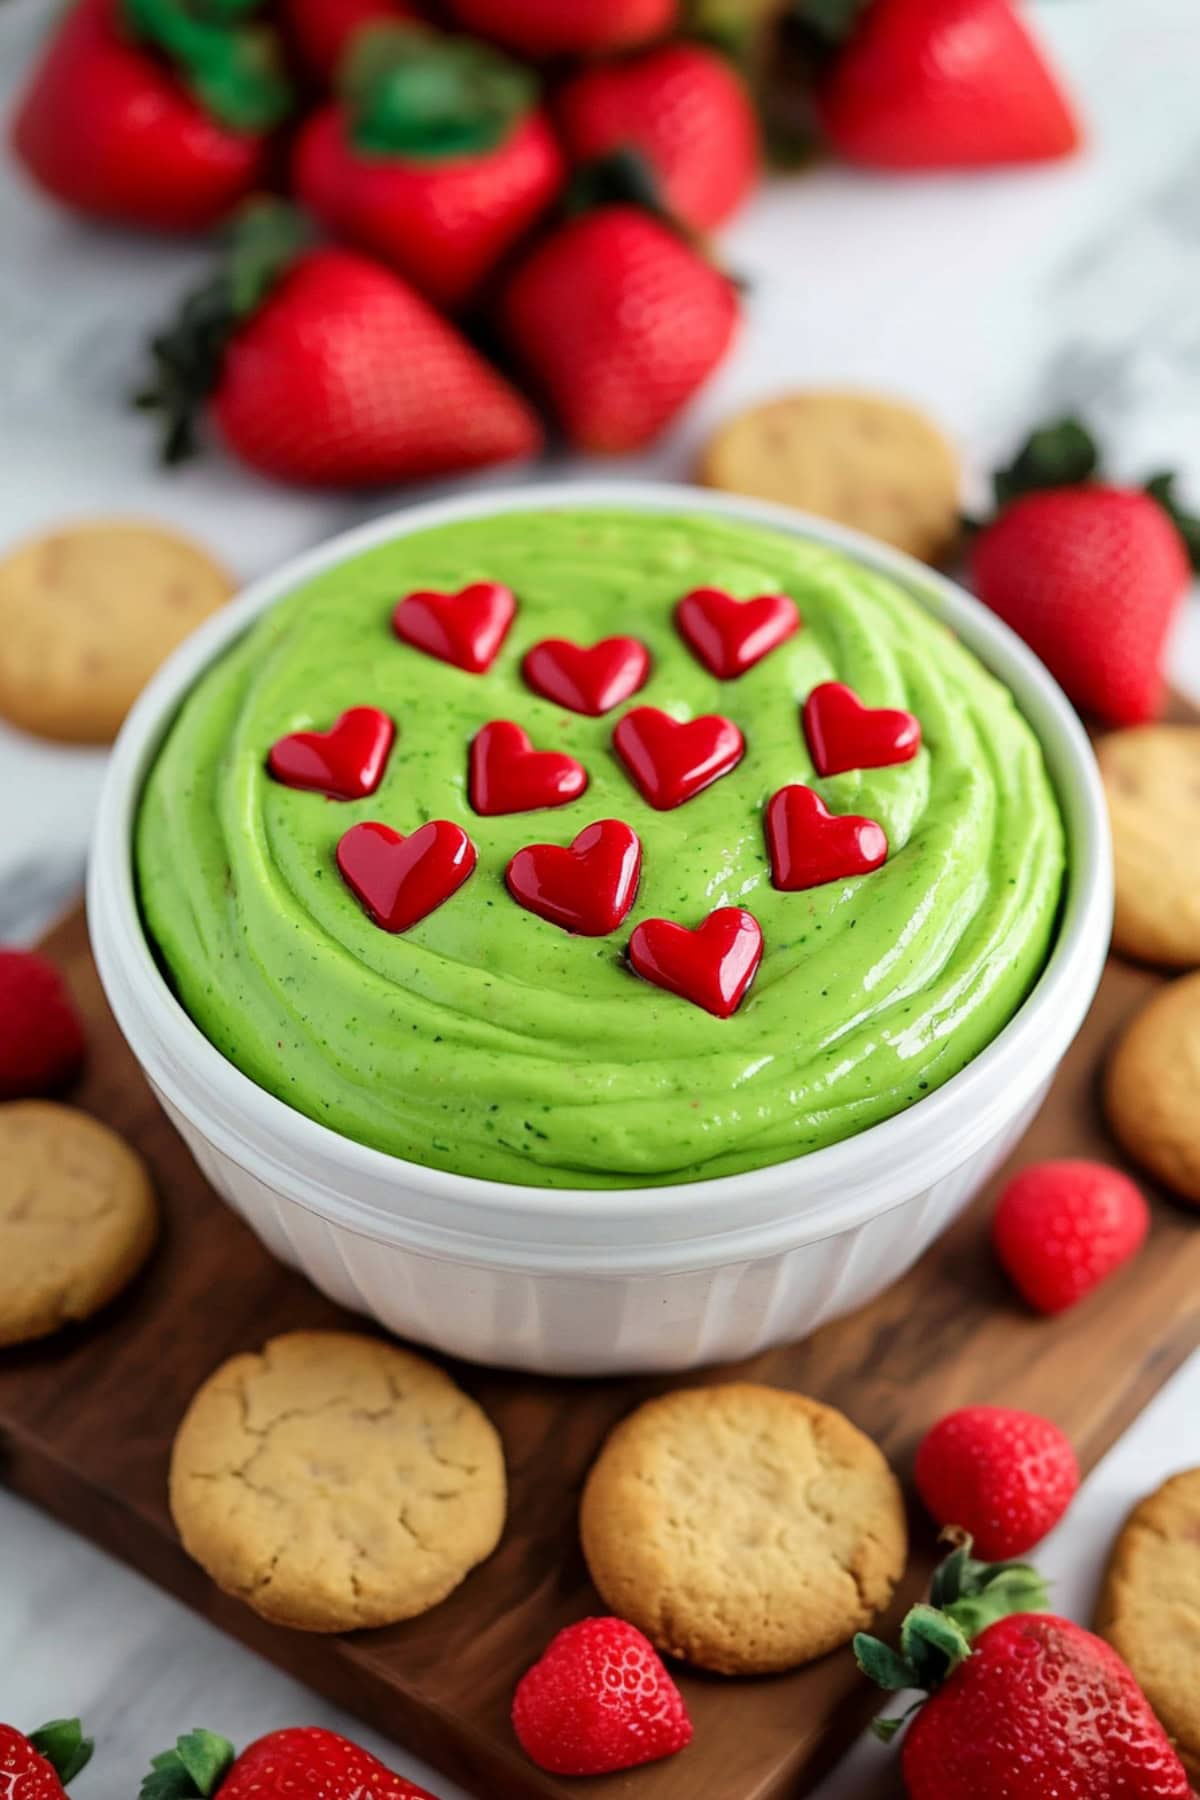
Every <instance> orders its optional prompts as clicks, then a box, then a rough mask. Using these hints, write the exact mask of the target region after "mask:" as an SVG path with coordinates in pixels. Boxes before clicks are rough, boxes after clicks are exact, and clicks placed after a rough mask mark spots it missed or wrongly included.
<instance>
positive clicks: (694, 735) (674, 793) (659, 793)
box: [613, 706, 746, 812]
mask: <svg viewBox="0 0 1200 1800" xmlns="http://www.w3.org/2000/svg"><path fill="white" fill-rule="evenodd" d="M613 748H614V749H615V750H616V752H617V755H618V756H619V757H620V758H621V761H622V762H623V763H624V764H625V767H626V768H627V769H628V770H629V773H630V775H631V776H632V777H633V780H634V782H635V783H636V785H637V787H638V789H639V790H640V792H641V794H642V796H643V798H644V799H646V800H648V801H649V802H650V804H651V806H654V807H657V808H658V810H659V812H669V811H670V809H671V808H672V807H673V806H682V805H683V803H684V801H685V800H690V799H691V798H692V796H693V794H699V793H700V792H701V791H702V790H703V789H704V788H706V787H710V786H711V785H712V783H713V782H714V781H718V780H719V779H720V778H721V776H722V775H728V773H729V771H730V769H735V768H736V767H737V765H738V763H740V762H741V760H742V757H743V756H744V755H745V753H746V740H745V739H744V738H743V736H742V734H741V732H740V731H739V730H738V728H737V726H736V725H735V724H734V722H733V720H732V719H722V718H721V717H720V716H719V715H718V714H716V713H709V714H706V715H705V716H704V717H703V718H700V719H686V720H679V719H673V718H671V716H670V714H669V713H665V712H660V711H659V709H658V707H657V706H635V707H634V709H633V711H632V712H627V713H626V714H625V717H624V718H623V719H621V720H620V721H619V722H618V724H617V728H616V730H615V731H614V732H613Z"/></svg>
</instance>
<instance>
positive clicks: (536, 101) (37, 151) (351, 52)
mask: <svg viewBox="0 0 1200 1800" xmlns="http://www.w3.org/2000/svg"><path fill="white" fill-rule="evenodd" d="M785 38H786V39H787V41H788V42H789V43H791V42H792V40H796V41H798V42H799V43H801V44H802V45H803V47H804V57H803V59H801V60H803V67H804V75H803V86H804V90H805V103H806V105H805V110H806V115H807V116H810V117H812V118H815V119H817V120H819V123H820V129H821V132H822V134H823V136H824V138H825V139H826V141H827V142H828V143H829V144H830V145H831V146H832V147H833V148H834V149H835V150H836V151H838V152H840V153H841V154H843V155H845V156H847V157H849V158H851V159H853V160H855V161H857V162H859V163H862V164H865V165H867V166H873V167H877V168H887V169H901V168H904V169H911V168H928V167H946V166H955V167H971V166H979V165H981V164H988V163H1000V162H1014V161H1037V160H1043V159H1047V158H1053V157H1057V156H1061V155H1064V154H1066V153H1067V152H1069V151H1070V150H1071V149H1073V148H1074V147H1075V145H1076V143H1077V141H1078V132H1077V128H1076V125H1075V122H1074V119H1073V117H1072V114H1071V111H1070V108H1069V107H1068V105H1067V103H1066V101H1065V100H1064V98H1063V96H1062V94H1061V92H1060V91H1059V88H1058V86H1057V84H1056V83H1055V81H1054V78H1053V76H1052V75H1051V74H1050V72H1049V71H1048V69H1047V68H1046V66H1045V64H1044V62H1043V60H1042V58H1041V57H1040V55H1039V53H1038V51H1037V49H1036V48H1035V46H1034V44H1033V42H1032V40H1031V39H1030V37H1029V36H1028V34H1027V32H1026V30H1025V28H1024V26H1023V25H1022V24H1021V23H1020V21H1019V19H1018V17H1017V15H1016V13H1015V11H1014V10H1013V0H737V4H736V5H731V4H727V3H726V0H74V4H73V5H72V7H71V9H70V11H69V12H68V13H67V14H66V16H65V17H64V18H62V19H61V20H59V21H58V22H57V23H56V25H55V26H54V27H53V30H52V35H51V38H50V41H49V43H48V45H47V48H46V50H45V53H44V55H43V57H42V60H41V62H40V63H39V65H38V66H37V67H36V68H35V69H34V71H33V73H32V76H31V78H30V81H29V83H28V86H27V88H26V91H25V93H24V95H23V96H22V98H21V100H20V102H19V104H18V107H17V111H16V114H15V116H14V119H13V122H12V143H13V147H14V149H15V152H16V155H17V157H18V158H19V160H20V161H21V163H22V164H23V165H24V167H25V169H26V170H27V172H28V173H29V175H30V176H31V177H32V178H33V180H34V181H35V182H36V183H37V184H38V185H39V186H40V187H41V188H42V189H43V190H44V191H45V192H46V193H47V194H49V195H50V196H51V197H52V198H53V199H55V200H56V201H58V202H59V203H60V204H62V205H65V206H68V207H70V208H72V209H74V210H75V211H77V212H80V213H83V214H87V215H90V216H94V217H99V218H104V219H108V220H115V221H117V222H119V223H121V224H124V225H129V226H134V227H137V228H141V229H151V230H157V231H166V232H197V231H204V230H207V229H209V228H211V227H213V226H215V225H218V224H222V225H225V224H228V223H229V222H230V221H231V220H237V221H239V222H238V223H237V224H236V226H235V227H234V229H233V231H232V241H231V244H230V248H229V258H228V262H227V264H226V266H224V267H223V268H222V269H221V270H220V271H219V272H218V273H217V274H216V275H215V276H214V278H213V280H212V281H210V282H209V283H208V284H207V285H206V286H205V287H204V289H202V290H201V292H199V293H198V294H196V295H194V296H192V298H191V299H190V300H189V301H188V302H187V304H186V306H185V308H184V312H183V316H182V317H181V319H180V321H179V323H178V325H177V326H176V327H175V328H174V329H173V330H171V331H169V332H167V333H165V334H164V335H163V336H162V337H161V338H160V339H159V340H158V341H157V342H156V344H155V346H154V350H155V361H156V373H155V378H154V380H153V382H152V384H151V386H150V388H149V390H148V393H147V396H146V398H147V403H148V404H152V405H154V406H156V407H157V408H159V409H160V410H161V411H163V412H164V413H165V415H166V420H167V429H166V438H165V445H166V449H167V452H168V454H169V455H170V456H171V457H178V456H180V455H182V454H184V453H186V452H187V451H188V450H190V449H191V448H192V447H193V445H194V442H195V433H194V430H193V421H194V418H195V415H196V413H197V411H198V410H199V409H200V408H202V407H207V408H208V409H209V410H210V413H211V417H212V420H213V422H214V423H215V426H216V428H217V431H218V432H219V434H220V436H221V437H222V438H223V439H224V440H225V442H226V444H227V445H228V447H229V448H230V449H231V450H233V451H234V452H235V453H236V454H237V455H239V456H240V457H242V459H243V460H244V461H246V462H247V463H249V464H251V465H252V466H253V467H255V468H257V469H259V470H261V471H263V472H264V473H266V474H269V475H272V476H275V477H277V478H280V479H285V480H291V481H299V482H309V483H319V484H322V485H343V486H363V485H368V484H391V483H394V482H397V481H403V480H408V479H414V478H420V477H431V476H436V475H441V474H446V473H450V472H453V471H458V470H465V469H470V468H476V467H480V466H483V465H486V464H491V463H495V462H500V461H504V460H508V459H512V458H517V457H530V456H532V455H534V454H536V452H537V451H538V449H539V448H540V447H541V444H542V441H543V425H542V418H541V412H542V409H543V408H544V409H545V410H546V411H547V412H548V413H549V414H550V415H551V416H552V417H553V419H554V420H555V421H556V423H557V426H558V428H559V429H560V430H561V431H562V432H563V433H564V434H565V436H566V438H567V439H568V440H569V441H570V442H572V443H573V444H576V445H578V446H579V447H581V448H583V449H586V450H592V451H601V452H609V453H621V452H627V451H633V450H636V449H638V448H639V447H641V446H642V445H644V444H646V443H648V442H649V441H650V440H651V439H653V438H654V437H656V436H657V435H658V434H659V433H660V432H661V431H662V430H664V429H665V428H666V427H667V426H668V425H669V424H670V422H671V420H672V419H673V418H674V417H675V416H676V414H677V413H678V412H679V411H680V409H681V408H682V407H683V406H684V405H685V404H686V403H687V401H688V400H689V399H690V398H691V396H692V395H693V394H694V393H695V391H696V390H697V388H698V387H699V386H700V385H701V383H702V382H703V381H704V380H705V379H706V377H707V376H708V375H709V374H710V373H711V372H712V371H713V369H714V368H715V367H716V366H717V364H718V363H719V362H720V361H721V359H722V357H723V356H724V355H725V353H726V351H727V350H728V348H729V346H730V344H731V342H732V339H733V336H734V332H735V328H736V325H737V321H738V314H739V296H738V292H737V289H736V287H735V285H734V284H733V283H732V282H731V281H730V280H729V278H728V277H727V276H726V275H725V274H724V273H723V272H722V271H721V270H720V269H719V268H718V267H716V266H714V264H713V263H712V262H711V261H710V259H709V257H708V255H707V253H706V249H705V247H704V244H703V242H702V239H701V234H706V233H709V232H711V231H713V230H714V229H716V228H717V227H719V226H721V225H723V224H724V223H725V222H726V221H727V220H728V219H729V218H730V217H731V216H732V215H733V214H734V213H735V212H736V211H737V209H738V208H739V206H740V205H741V204H742V203H743V202H744V201H745V200H746V198H747V197H748V196H749V194H750V193H751V192H752V190H753V188H754V186H755V184H756V181H757V179H758V176H759V172H760V168H761V165H762V141H761V140H762V121H761V119H760V109H761V107H762V106H763V104H764V95H763V91H762V86H761V82H760V81H759V79H758V76H759V75H761V72H762V70H763V69H764V68H767V69H775V68H777V67H780V66H783V64H782V61H781V55H780V54H777V52H781V49H782V47H783V45H784V40H785ZM788 66H789V67H791V66H792V65H791V64H790V63H789V64H788ZM264 193H266V194H273V195H277V196H280V199H279V200H277V201H276V203H275V204H274V205H272V206H270V207H268V208H266V209H265V210H264V206H263V204H262V202H261V196H262V195H263V194H264ZM284 196H286V197H287V198H288V199H289V200H290V201H291V202H293V203H295V210H294V211H290V212H284V211H282V210H281V208H282V204H283V197H284ZM256 201H257V202H258V204H254V203H255V202H256ZM247 206H249V207H250V210H249V212H248V213H247V212H245V210H244V209H246V208H247ZM318 230H319V231H320V232H321V233H322V234H323V237H322V238H320V239H318V237H317V232H318Z"/></svg>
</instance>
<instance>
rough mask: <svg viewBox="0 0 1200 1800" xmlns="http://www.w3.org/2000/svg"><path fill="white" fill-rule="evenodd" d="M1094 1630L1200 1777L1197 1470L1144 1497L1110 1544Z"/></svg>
mask: <svg viewBox="0 0 1200 1800" xmlns="http://www.w3.org/2000/svg"><path fill="white" fill-rule="evenodd" d="M1096 1630H1097V1631H1098V1632H1099V1633H1100V1635H1101V1637H1103V1638H1107V1640H1108V1642H1109V1643H1110V1644H1111V1645H1112V1647H1113V1649H1114V1650H1115V1651H1116V1652H1117V1654H1118V1655H1119V1656H1123V1657H1124V1659H1125V1661H1126V1662H1127V1663H1128V1664H1129V1666H1130V1668H1131V1669H1132V1670H1133V1673H1134V1674H1135V1676H1136V1677H1137V1680H1138V1683H1139V1684H1140V1686H1141V1688H1142V1690H1143V1692H1144V1693H1145V1695H1146V1698H1147V1700H1149V1702H1150V1704H1151V1706H1152V1707H1153V1708H1154V1711H1155V1712H1156V1714H1157V1715H1158V1718H1159V1721H1160V1723H1161V1724H1162V1726H1163V1729H1164V1730H1165V1731H1166V1733H1167V1735H1168V1737H1169V1738H1171V1740H1172V1742H1173V1743H1174V1745H1175V1749H1176V1750H1177V1752H1178V1754H1179V1758H1180V1761H1181V1762H1182V1763H1183V1766H1184V1768H1185V1769H1186V1770H1187V1772H1188V1774H1189V1776H1190V1777H1191V1779H1192V1783H1193V1785H1195V1784H1196V1782H1197V1781H1200V1469H1188V1470H1187V1471H1185V1473H1183V1474H1182V1475H1174V1476H1172V1477H1171V1479H1170V1480H1169V1481H1167V1482H1164V1483H1163V1485H1162V1487H1160V1488H1158V1489H1157V1491H1156V1492H1155V1493H1153V1494H1150V1495H1148V1496H1147V1497H1146V1499H1144V1500H1142V1501H1141V1502H1139V1504H1138V1505H1137V1506H1135V1507H1134V1509H1133V1511H1132V1513H1131V1514H1130V1515H1129V1518H1128V1520H1127V1521H1126V1524H1125V1526H1124V1528H1123V1529H1122V1531H1121V1534H1120V1536H1119V1537H1118V1538H1117V1541H1116V1544H1115V1546H1114V1548H1113V1554H1112V1561H1111V1562H1110V1563H1109V1566H1108V1573H1107V1575H1106V1576H1105V1580H1104V1587H1103V1589H1102V1591H1101V1595H1100V1605H1099V1609H1098V1612H1097V1616H1096Z"/></svg>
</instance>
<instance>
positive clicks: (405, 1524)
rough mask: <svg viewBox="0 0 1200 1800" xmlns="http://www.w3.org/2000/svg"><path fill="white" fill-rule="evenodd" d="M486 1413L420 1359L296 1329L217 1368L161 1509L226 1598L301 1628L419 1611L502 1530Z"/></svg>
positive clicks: (500, 1487)
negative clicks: (165, 1509)
mask: <svg viewBox="0 0 1200 1800" xmlns="http://www.w3.org/2000/svg"><path fill="white" fill-rule="evenodd" d="M505 1498H506V1495H505V1472H504V1453H503V1449H502V1447H501V1443H500V1438H499V1436H498V1434H497V1432H496V1429H495V1427H494V1426H493V1425H492V1423H491V1421H490V1419H488V1417H487V1415H486V1414H485V1413H484V1412H483V1411H482V1410H481V1409H480V1408H479V1407H478V1406H477V1405H476V1404H475V1402H474V1401H473V1400H471V1399H470V1398H468V1396H467V1395H466V1394H464V1393H463V1392H462V1390H461V1388H458V1387H456V1386H455V1384H454V1382H452V1381H451V1380H450V1378H449V1376H448V1375H445V1374H443V1372H442V1371H441V1369H439V1368H436V1367H435V1366H434V1365H433V1364H432V1363H429V1362H426V1361H425V1360H424V1358H422V1357H419V1356H413V1355H412V1354H410V1352H408V1351H407V1350H401V1349H399V1348H398V1347H397V1346H395V1345H393V1344H388V1343H384V1342H383V1341H381V1340H380V1339H377V1338H370V1337H365V1336H359V1335H357V1334H356V1333H352V1332H338V1331H297V1332H291V1333H289V1334H288V1335H287V1336H285V1337H278V1338H273V1339H272V1340H271V1341H270V1342H269V1343H268V1344H267V1345H266V1346H265V1347H264V1348H263V1350H262V1351H261V1352H259V1353H258V1354H255V1355H243V1356H235V1357H233V1358H231V1360H230V1361H229V1362H226V1363H223V1364H222V1365H221V1367H220V1368H219V1369H217V1370H216V1371H215V1372H214V1373H213V1374H212V1375H210V1376H209V1378H208V1380H207V1381H206V1382H205V1383H204V1385H203V1386H202V1387H201V1388H200V1389H199V1391H198V1392H197V1393H196V1395H195V1397H194V1398H193V1400H192V1403H191V1405H190V1407H189V1408H188V1411H187V1413H186V1415H185V1417H184V1419H183V1422H182V1424H181V1425H180V1427H179V1431H178V1433H177V1434H176V1438H175V1446H174V1450H173V1452H172V1457H171V1512H172V1514H173V1516H174V1519H175V1524H176V1526H177V1528H178V1530H179V1535H180V1537H181V1538H182V1539H183V1545H184V1548H185V1550H186V1551H187V1552H188V1554H189V1555H190V1556H192V1557H194V1558H195V1560H196V1561H197V1562H198V1563H199V1564H200V1565H201V1567H202V1568H204V1569H205V1570H206V1571H207V1573H208V1574H209V1575H211V1576H212V1578H213V1580H214V1581H215V1582H216V1583H217V1585H218V1586H219V1587H221V1588H223V1589H224V1590H225V1592H226V1593H229V1594H233V1595H235V1596H236V1597H237V1598H238V1599H240V1600H244V1601H245V1602H246V1604H247V1605H248V1606H251V1607H253V1609H254V1610H255V1612H257V1613H260V1614H261V1615H262V1616H263V1617H264V1618H266V1619H271V1620H273V1621H274V1622H275V1623H276V1624H280V1625H291V1626H295V1627H296V1628H298V1629H300V1630H303V1631H353V1630H356V1629H358V1628H359V1627H363V1626H376V1625H390V1624H394V1623H396V1622H397V1621H398V1620H400V1619H409V1618H413V1617H415V1615H416V1614H418V1613H423V1612H427V1611H428V1610H429V1608H430V1607H432V1606H436V1605H437V1604H438V1603H439V1601H442V1600H444V1599H445V1598H446V1596H447V1595H448V1594H450V1593H451V1592H452V1591H453V1590H454V1589H455V1588H456V1587H457V1586H458V1585H459V1583H460V1582H461V1581H462V1580H463V1578H464V1577H465V1576H466V1575H467V1574H468V1573H469V1572H470V1570H471V1569H473V1568H474V1567H475V1565H476V1564H477V1563H480V1562H482V1561H483V1560H484V1558H485V1557H487V1556H490V1554H491V1552H492V1551H493V1550H494V1549H495V1547H496V1544H497V1543H498V1541H499V1538H500V1534H501V1531H502V1530H503V1528H504V1514H505Z"/></svg>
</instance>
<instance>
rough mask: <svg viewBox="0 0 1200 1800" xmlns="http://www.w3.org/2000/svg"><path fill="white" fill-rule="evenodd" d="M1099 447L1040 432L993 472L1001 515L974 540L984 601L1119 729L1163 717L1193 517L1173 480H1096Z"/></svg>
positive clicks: (1084, 703)
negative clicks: (1118, 483) (1166, 667)
mask: <svg viewBox="0 0 1200 1800" xmlns="http://www.w3.org/2000/svg"><path fill="white" fill-rule="evenodd" d="M1097 460H1098V459H1097V452H1096V447H1095V445H1094V443H1093V442H1092V440H1091V438H1090V437H1089V436H1088V434H1087V433H1086V432H1085V431H1084V430H1083V429H1082V427H1080V426H1078V425H1077V424H1075V423H1074V422H1073V421H1070V420H1066V421H1063V422H1062V423H1061V424H1058V425H1054V426H1049V427H1047V428H1045V429H1044V430H1041V431H1037V432H1035V433H1034V434H1033V436H1032V437H1031V438H1030V439H1029V441H1028V442H1027V443H1026V445H1025V446H1024V448H1023V449H1022V451H1021V453H1020V455H1019V456H1018V457H1017V459H1016V461H1015V462H1014V464H1013V465H1012V467H1011V468H1010V469H1008V470H1004V471H1002V472H1001V474H1000V475H998V476H997V478H996V494H997V499H998V501H999V503H1000V512H999V515H998V517H997V518H996V519H995V520H994V521H993V522H992V523H991V524H989V525H985V526H984V527H983V529H982V530H981V531H980V532H979V534H978V536H977V537H976V539H975V542H974V545H973V548H972V554H971V573H972V578H973V582H974V586H975V589H976V591H977V593H978V594H979V598H980V599H981V600H982V601H983V602H984V604H985V605H986V606H989V607H991V609H992V611H993V612H994V613H997V614H998V615H999V616H1000V618H1002V619H1003V620H1004V622H1005V624H1007V625H1011V626H1012V628H1013V630H1014V631H1016V632H1017V633H1018V634H1019V635H1020V636H1021V637H1023V638H1024V639H1025V642H1026V643H1027V644H1028V645H1029V646H1030V648H1031V649H1032V650H1034V651H1035V652H1036V653H1037V655H1038V656H1040V657H1041V659H1042V661H1043V662H1044V663H1045V664H1046V666H1047V668H1048V669H1049V670H1050V673H1051V674H1052V675H1054V676H1056V677H1057V679H1058V680H1059V682H1061V684H1062V686H1063V687H1064V688H1065V689H1066V691H1067V693H1068V695H1069V696H1070V698H1071V699H1072V700H1073V701H1074V702H1075V704H1076V705H1077V706H1078V707H1080V708H1081V709H1082V710H1084V711H1086V712H1092V713H1096V714H1097V715H1098V716H1099V717H1100V718H1102V719H1104V720H1107V721H1108V722H1109V723H1110V724H1113V725H1137V724H1141V723H1143V722H1144V721H1145V720H1147V719H1151V718H1154V717H1155V716H1156V714H1157V713H1158V712H1159V711H1160V710H1161V708H1162V703H1163V697H1164V691H1165V690H1164V681H1163V674H1162V661H1163V653H1164V648H1165V645H1166V640H1167V636H1168V633H1169V631H1170V628H1171V624H1172V622H1173V620H1174V617H1175V614H1176V612H1177V611H1178V610H1179V606H1180V603H1181V601H1182V599H1183V597H1184V594H1185V593H1186V591H1187V587H1188V582H1189V573H1188V556H1187V537H1188V534H1189V532H1190V533H1193V534H1194V532H1195V522H1194V521H1192V520H1189V519H1188V518H1187V517H1186V516H1185V515H1184V514H1182V513H1181V512H1180V511H1179V509H1178V508H1177V507H1176V506H1175V503H1174V499H1173V496H1172V494H1171V482H1170V478H1169V477H1165V476H1159V477H1157V478H1156V480H1155V481H1154V482H1152V483H1151V484H1150V488H1149V490H1148V491H1146V492H1142V491H1140V490H1138V489H1134V488H1124V487H1114V486H1112V485H1109V484H1107V483H1104V482H1102V481H1100V480H1097V479H1096V475H1097Z"/></svg>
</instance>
